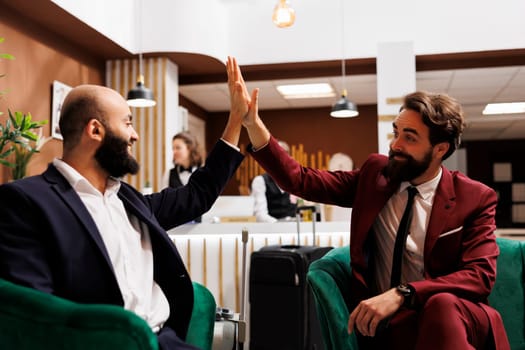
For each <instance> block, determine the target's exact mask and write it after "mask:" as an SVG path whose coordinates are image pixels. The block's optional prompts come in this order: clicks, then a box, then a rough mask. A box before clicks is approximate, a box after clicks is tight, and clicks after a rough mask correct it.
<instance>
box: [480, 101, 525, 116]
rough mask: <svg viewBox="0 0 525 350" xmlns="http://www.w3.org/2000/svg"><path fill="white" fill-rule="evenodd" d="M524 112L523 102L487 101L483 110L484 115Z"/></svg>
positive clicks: (524, 103) (524, 104) (524, 105)
mask: <svg viewBox="0 0 525 350" xmlns="http://www.w3.org/2000/svg"><path fill="white" fill-rule="evenodd" d="M514 113H525V102H508V103H489V104H487V105H486V106H485V109H484V110H483V114H484V115H491V114H514Z"/></svg>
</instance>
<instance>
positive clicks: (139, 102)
mask: <svg viewBox="0 0 525 350" xmlns="http://www.w3.org/2000/svg"><path fill="white" fill-rule="evenodd" d="M136 13H137V21H138V25H137V28H138V31H139V33H138V35H137V37H138V38H139V49H140V51H139V74H138V77H137V85H136V86H135V87H134V88H133V89H131V90H129V91H128V96H127V102H128V105H129V106H131V107H153V106H155V105H156V104H157V102H155V100H154V98H153V92H152V91H151V90H150V89H148V88H147V87H146V86H145V85H144V71H143V70H142V21H141V18H140V16H141V14H142V1H140V0H139V4H138V11H136Z"/></svg>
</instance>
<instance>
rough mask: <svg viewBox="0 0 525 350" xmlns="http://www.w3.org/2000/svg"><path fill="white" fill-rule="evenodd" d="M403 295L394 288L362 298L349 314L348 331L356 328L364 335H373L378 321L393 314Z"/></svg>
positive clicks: (350, 331) (401, 302) (402, 299)
mask: <svg viewBox="0 0 525 350" xmlns="http://www.w3.org/2000/svg"><path fill="white" fill-rule="evenodd" d="M403 301H404V297H403V296H402V295H400V294H399V293H398V292H397V291H396V289H395V288H392V289H389V290H387V291H386V292H384V293H383V294H379V295H377V296H375V297H373V298H370V299H366V300H363V301H361V302H360V303H359V305H357V307H356V308H355V309H354V311H352V313H351V314H350V318H349V319H348V333H352V332H353V331H354V329H355V328H356V329H357V330H358V331H359V333H361V334H362V335H364V336H369V337H373V336H375V334H376V331H377V326H378V325H379V322H381V321H382V320H384V319H386V318H387V317H389V316H391V315H393V314H394V313H395V312H396V311H397V310H398V309H399V308H400V307H401V305H403Z"/></svg>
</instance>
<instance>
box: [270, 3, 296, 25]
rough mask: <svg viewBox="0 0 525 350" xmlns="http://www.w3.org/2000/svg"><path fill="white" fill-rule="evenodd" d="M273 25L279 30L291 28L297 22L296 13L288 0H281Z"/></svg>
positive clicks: (276, 9) (276, 6)
mask: <svg viewBox="0 0 525 350" xmlns="http://www.w3.org/2000/svg"><path fill="white" fill-rule="evenodd" d="M272 21H273V23H274V24H275V25H276V26H277V27H279V28H286V27H290V26H291V25H292V24H293V23H294V22H295V11H294V9H293V8H291V7H290V6H289V5H288V3H287V2H286V0H279V3H278V4H277V5H275V8H274V9H273V15H272Z"/></svg>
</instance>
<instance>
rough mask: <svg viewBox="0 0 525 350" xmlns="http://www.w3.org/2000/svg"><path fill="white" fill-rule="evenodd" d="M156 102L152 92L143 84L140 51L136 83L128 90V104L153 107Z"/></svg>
mask: <svg viewBox="0 0 525 350" xmlns="http://www.w3.org/2000/svg"><path fill="white" fill-rule="evenodd" d="M156 104H157V102H156V101H155V100H154V98H153V92H152V91H151V90H150V89H148V88H147V87H146V86H145V85H144V74H142V53H140V54H139V75H138V77H137V85H136V86H135V87H134V88H133V89H131V90H129V91H128V105H129V106H131V107H153V106H155V105H156Z"/></svg>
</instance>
